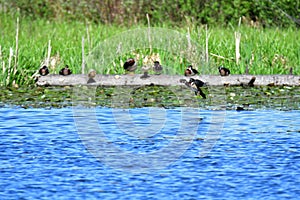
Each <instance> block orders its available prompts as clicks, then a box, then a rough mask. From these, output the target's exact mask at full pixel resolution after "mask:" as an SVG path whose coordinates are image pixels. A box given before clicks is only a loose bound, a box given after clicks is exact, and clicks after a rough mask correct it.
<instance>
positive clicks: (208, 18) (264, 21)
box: [0, 0, 300, 27]
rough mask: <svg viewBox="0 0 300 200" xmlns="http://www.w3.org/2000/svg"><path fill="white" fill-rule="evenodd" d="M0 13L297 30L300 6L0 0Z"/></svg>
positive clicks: (282, 2) (203, 0) (287, 1)
mask: <svg viewBox="0 0 300 200" xmlns="http://www.w3.org/2000/svg"><path fill="white" fill-rule="evenodd" d="M0 11H1V12H6V13H20V14H21V15H23V16H29V17H31V18H33V19H35V18H46V19H50V20H82V21H85V20H88V21H93V22H95V23H104V24H113V23H114V24H118V25H123V26H130V25H132V24H137V23H144V24H145V23H147V21H146V17H145V15H146V13H148V14H149V15H150V16H151V23H152V25H155V24H156V25H161V24H172V25H174V24H175V25H179V26H180V25H183V24H185V23H186V19H187V18H188V19H191V20H192V22H193V23H195V24H196V25H198V24H210V25H219V26H226V25H228V24H237V22H238V20H239V18H240V17H243V18H244V20H245V21H246V22H247V23H249V24H250V25H257V26H281V27H288V26H295V25H297V26H299V25H300V15H299V13H300V4H299V1H292V0H264V1H253V0H252V1H249V0H174V1H166V0H151V1H149V0H140V1H134V0H101V1H100V0H75V1H71V0H67V1H64V0H49V1H48V0H18V1H9V2H7V1H6V0H0Z"/></svg>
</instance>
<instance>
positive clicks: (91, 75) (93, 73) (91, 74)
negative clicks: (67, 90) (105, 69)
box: [87, 69, 96, 83]
mask: <svg viewBox="0 0 300 200" xmlns="http://www.w3.org/2000/svg"><path fill="white" fill-rule="evenodd" d="M95 77H96V70H94V69H91V70H90V71H89V73H88V78H89V79H88V81H87V83H96V81H95V79H94V78H95Z"/></svg>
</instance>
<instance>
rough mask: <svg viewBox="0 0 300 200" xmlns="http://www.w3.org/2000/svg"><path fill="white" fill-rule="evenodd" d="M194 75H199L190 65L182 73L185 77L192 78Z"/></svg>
mask: <svg viewBox="0 0 300 200" xmlns="http://www.w3.org/2000/svg"><path fill="white" fill-rule="evenodd" d="M196 74H199V72H198V71H197V70H196V69H194V68H193V66H192V65H189V66H188V67H187V68H186V70H185V71H184V75H185V76H194V75H196Z"/></svg>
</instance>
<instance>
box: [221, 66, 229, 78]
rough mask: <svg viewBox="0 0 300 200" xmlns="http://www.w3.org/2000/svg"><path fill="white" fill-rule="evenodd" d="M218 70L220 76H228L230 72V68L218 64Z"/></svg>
mask: <svg viewBox="0 0 300 200" xmlns="http://www.w3.org/2000/svg"><path fill="white" fill-rule="evenodd" d="M218 70H219V73H220V75H221V76H228V75H229V74H230V70H229V69H228V68H226V67H223V66H220V67H218Z"/></svg>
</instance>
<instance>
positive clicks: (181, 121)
mask: <svg viewBox="0 0 300 200" xmlns="http://www.w3.org/2000/svg"><path fill="white" fill-rule="evenodd" d="M0 112H1V115H0V147H1V152H0V179H1V182H0V196H1V199H274V200H275V199H276V200H277V199H298V198H299V196H300V111H299V110H297V111H293V110H291V111H278V110H254V111H240V112H239V111H233V110H231V111H225V110H223V111H220V110H219V111H210V110H197V109H189V108H172V109H163V108H135V109H112V108H104V107H97V108H96V109H85V108H72V107H69V108H61V109H46V108H41V109H38V108H30V109H23V108H20V107H4V108H1V109H0ZM95 124H98V125H95Z"/></svg>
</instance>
